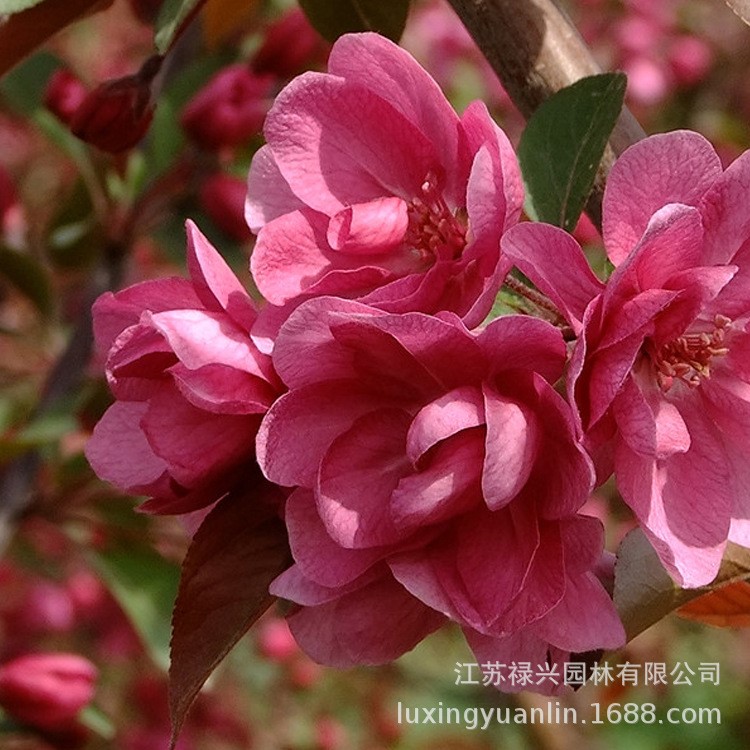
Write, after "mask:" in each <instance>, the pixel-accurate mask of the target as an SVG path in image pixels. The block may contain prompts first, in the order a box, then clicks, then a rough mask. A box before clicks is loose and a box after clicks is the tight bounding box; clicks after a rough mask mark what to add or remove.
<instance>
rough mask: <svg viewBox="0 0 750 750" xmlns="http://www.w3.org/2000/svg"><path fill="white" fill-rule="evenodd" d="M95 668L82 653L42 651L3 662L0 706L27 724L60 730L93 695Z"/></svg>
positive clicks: (0, 672)
mask: <svg viewBox="0 0 750 750" xmlns="http://www.w3.org/2000/svg"><path fill="white" fill-rule="evenodd" d="M96 678H97V670H96V667H95V666H94V665H93V664H92V663H91V662H90V661H89V660H88V659H84V658H83V657H82V656H77V655H76V654H65V653H43V654H42V653H40V654H27V655H25V656H19V657H16V658H15V659H13V660H12V661H9V662H6V663H5V664H2V665H0V706H2V707H3V708H4V709H5V710H6V711H7V712H8V713H9V714H10V715H11V716H13V717H14V718H15V719H18V720H19V721H21V722H23V723H24V724H29V725H31V726H34V727H38V728H40V729H43V730H48V731H57V730H61V729H65V728H67V727H68V726H70V725H72V724H74V723H76V720H77V717H78V713H79V712H80V711H81V709H83V708H84V707H85V706H87V705H88V704H89V703H90V702H91V700H92V698H93V697H94V690H95V684H96Z"/></svg>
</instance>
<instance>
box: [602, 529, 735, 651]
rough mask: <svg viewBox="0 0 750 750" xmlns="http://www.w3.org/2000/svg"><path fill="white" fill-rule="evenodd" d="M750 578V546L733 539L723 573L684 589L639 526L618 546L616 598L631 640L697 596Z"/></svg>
mask: <svg viewBox="0 0 750 750" xmlns="http://www.w3.org/2000/svg"><path fill="white" fill-rule="evenodd" d="M748 578H750V549H746V548H745V547H740V546H739V545H737V544H732V543H731V542H730V543H729V544H728V545H727V549H726V552H725V553H724V559H723V560H722V563H721V568H720V569H719V573H718V575H717V576H716V578H715V579H714V581H712V583H711V584H709V585H708V586H701V587H700V588H695V589H681V588H680V587H679V586H678V585H677V584H676V583H675V582H674V581H673V580H672V578H671V577H670V575H669V573H667V571H666V570H665V569H664V567H663V566H662V564H661V562H660V561H659V557H658V555H657V554H656V552H655V551H654V548H653V547H652V546H651V544H650V543H649V541H648V539H647V538H646V536H645V534H644V533H643V532H642V531H641V530H640V529H635V530H634V531H631V532H630V533H629V534H628V535H627V536H626V537H625V539H623V541H622V543H621V544H620V548H619V549H618V550H617V561H616V562H615V587H614V594H613V598H614V602H615V606H616V607H617V611H618V613H619V615H620V619H621V620H622V624H623V625H624V626H625V632H626V633H627V636H628V640H631V639H632V638H635V637H636V636H637V635H638V634H639V633H642V632H643V631H644V630H646V629H647V628H649V627H651V625H653V624H654V623H655V622H658V621H659V620H661V619H662V618H663V617H665V616H666V615H668V614H669V613H670V612H672V611H674V610H675V609H677V608H678V607H681V606H682V605H683V604H687V603H688V602H689V601H691V600H693V599H695V598H696V597H699V596H702V595H703V594H706V593H707V592H709V591H714V590H716V589H718V588H720V587H721V586H724V585H726V584H728V583H733V582H736V581H742V580H747V579H748Z"/></svg>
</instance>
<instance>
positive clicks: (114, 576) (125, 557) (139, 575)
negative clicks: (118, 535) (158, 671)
mask: <svg viewBox="0 0 750 750" xmlns="http://www.w3.org/2000/svg"><path fill="white" fill-rule="evenodd" d="M92 554H93V558H92V564H93V567H94V568H95V569H96V570H98V571H99V573H100V575H101V576H102V578H103V580H104V582H105V583H106V584H107V586H108V588H109V590H110V591H111V592H112V594H113V596H114V597H115V599H117V601H118V603H119V604H120V606H121V607H122V609H123V610H124V612H125V614H126V615H127V616H128V619H129V620H130V622H131V624H132V625H133V627H134V628H135V630H136V632H137V633H138V635H140V637H141V638H142V640H143V643H144V645H145V646H146V649H147V650H148V652H149V654H150V656H151V658H152V659H153V661H154V663H155V664H156V665H157V666H159V667H160V668H162V669H163V670H164V671H165V672H166V670H167V669H168V667H169V640H170V637H171V635H170V625H169V622H170V616H171V612H172V605H173V604H174V600H175V597H176V595H177V587H178V584H179V580H180V569H179V567H178V566H177V565H175V564H174V563H171V562H169V561H168V560H165V559H164V558H163V557H162V556H161V555H159V554H158V553H157V552H154V551H153V550H151V549H150V548H148V547H145V546H140V545H138V544H126V543H125V542H117V543H114V544H112V545H111V546H110V547H108V548H106V549H104V550H97V551H96V552H94V553H92Z"/></svg>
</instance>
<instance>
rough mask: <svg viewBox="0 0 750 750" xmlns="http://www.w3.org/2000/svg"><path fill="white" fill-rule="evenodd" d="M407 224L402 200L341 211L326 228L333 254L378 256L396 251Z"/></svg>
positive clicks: (371, 202) (378, 200) (357, 206)
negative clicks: (334, 251) (335, 252)
mask: <svg viewBox="0 0 750 750" xmlns="http://www.w3.org/2000/svg"><path fill="white" fill-rule="evenodd" d="M408 224H409V216H408V213H407V206H406V203H405V202H404V201H403V200H401V198H395V197H393V198H379V199H377V200H374V201H370V202H369V203H359V204H356V205H354V206H347V207H346V208H342V209H341V211H339V212H338V213H337V214H335V215H334V216H333V217H332V218H331V221H330V222H329V224H328V232H327V240H328V244H329V245H330V246H331V248H332V249H333V250H336V251H337V252H342V253H348V254H353V255H379V254H381V253H388V252H390V251H392V250H394V249H395V248H397V247H399V246H400V245H401V243H402V242H403V240H404V235H405V233H406V229H407V227H408Z"/></svg>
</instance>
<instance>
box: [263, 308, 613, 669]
mask: <svg viewBox="0 0 750 750" xmlns="http://www.w3.org/2000/svg"><path fill="white" fill-rule="evenodd" d="M564 361H565V346H564V343H563V340H562V337H561V336H560V334H559V332H558V331H557V330H556V329H554V328H553V327H552V326H550V325H549V324H547V323H545V322H543V321H540V320H536V319H532V318H528V317H521V316H518V317H512V316H511V317H503V318H499V319H498V320H496V321H494V322H492V323H491V324H490V325H489V326H488V327H487V328H486V329H485V330H484V331H482V333H481V334H479V335H473V334H471V333H469V331H467V329H466V328H465V327H464V326H463V324H462V323H461V321H460V320H459V319H458V318H457V317H456V316H455V315H452V314H446V313H443V314H441V315H440V316H439V317H431V316H428V315H425V314H422V313H406V314H390V313H384V312H382V311H379V310H376V309H374V308H371V307H368V306H365V305H362V304H360V303H357V302H353V301H346V300H341V299H335V298H319V299H316V300H311V301H308V302H306V303H304V304H303V305H302V306H300V307H299V308H298V309H297V310H296V311H295V312H294V313H293V314H292V315H291V316H290V318H289V319H288V321H287V322H286V324H285V325H284V326H283V327H282V329H281V332H280V334H279V337H278V340H277V342H276V347H275V349H274V363H275V365H276V367H277V369H278V372H279V374H280V376H281V378H282V379H283V380H284V382H285V383H286V385H287V386H288V387H289V389H290V390H289V392H288V393H287V394H285V395H284V396H282V397H281V398H280V399H279V400H278V401H277V402H276V403H275V404H274V406H273V407H272V408H271V409H270V410H269V412H268V414H267V415H266V417H265V419H264V421H263V424H262V425H261V429H260V431H259V435H258V460H259V463H260V465H261V468H262V469H263V471H264V473H265V474H266V476H267V477H268V478H269V479H271V481H274V482H276V483H278V484H281V485H285V486H296V487H297V489H296V490H294V492H293V493H292V494H291V495H290V497H289V498H288V500H287V504H286V512H285V519H286V524H287V528H288V530H289V535H290V544H291V548H292V553H293V556H294V559H295V562H296V565H295V566H293V567H292V568H291V569H290V570H288V571H287V572H285V573H283V574H282V575H281V576H280V577H279V578H277V579H276V581H275V582H274V584H272V587H271V590H272V592H273V593H275V594H277V595H279V596H282V597H283V598H286V599H289V600H291V601H294V602H297V603H298V604H300V605H301V608H300V609H299V610H298V611H296V612H294V613H293V614H292V615H291V616H290V617H289V623H290V627H291V629H292V632H293V634H294V636H295V638H296V639H297V641H298V642H299V643H300V645H301V647H302V648H303V649H304V650H305V651H306V652H307V653H308V654H310V656H312V658H314V659H315V660H316V661H319V662H321V663H324V664H331V665H334V666H349V665H352V664H358V663H365V664H372V663H382V662H386V661H389V660H391V659H394V658H396V657H397V656H399V655H400V654H402V653H403V652H404V651H406V650H408V649H410V648H412V647H413V646H414V645H416V643H418V642H419V641H420V640H421V639H422V638H424V637H425V636H426V635H427V634H429V633H430V632H431V631H433V630H435V629H436V628H437V627H439V626H440V625H441V624H442V623H443V622H444V620H445V618H446V617H448V618H450V619H451V620H453V621H455V622H458V623H459V624H461V625H462V626H463V627H464V629H465V631H466V633H467V637H468V638H469V641H470V643H471V642H472V639H473V638H479V637H480V636H486V637H488V638H490V639H491V640H496V641H497V643H496V644H495V646H498V647H499V644H500V643H501V642H502V643H506V642H507V641H508V639H512V640H513V642H514V643H533V644H534V648H535V649H536V650H538V651H540V652H541V651H542V650H546V648H547V647H548V646H549V644H550V643H551V644H554V645H555V646H556V647H559V648H560V649H563V650H575V651H585V650H588V649H593V648H597V647H614V646H617V645H619V644H620V642H621V641H622V640H623V632H622V627H621V625H620V622H619V620H618V619H617V615H616V613H615V611H614V607H613V605H612V602H611V601H610V599H609V597H608V596H607V594H606V592H605V591H604V589H603V588H602V587H601V585H600V584H599V583H598V581H597V580H596V578H595V577H594V576H593V574H592V573H591V572H590V571H591V568H592V567H593V566H594V565H595V564H596V562H597V561H598V559H599V557H600V555H601V549H602V529H601V525H600V524H599V522H598V521H596V520H594V519H591V518H586V517H583V516H578V515H576V512H577V510H578V508H580V506H581V505H582V504H583V503H584V502H585V500H586V498H587V497H588V493H589V490H590V487H591V483H592V480H593V472H592V468H591V465H590V461H589V459H588V457H587V456H586V454H585V453H584V451H583V450H582V449H581V448H580V447H579V446H578V444H577V441H576V437H575V430H574V425H573V420H572V416H571V414H570V410H569V408H568V407H567V405H566V404H565V402H564V401H563V399H562V398H561V397H560V396H559V395H558V394H557V393H556V392H555V390H554V389H553V387H552V385H551V383H554V382H555V381H556V380H557V379H558V377H559V376H560V374H561V370H562V366H563V363H564ZM456 363H460V367H457V366H456ZM519 639H520V641H519Z"/></svg>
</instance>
